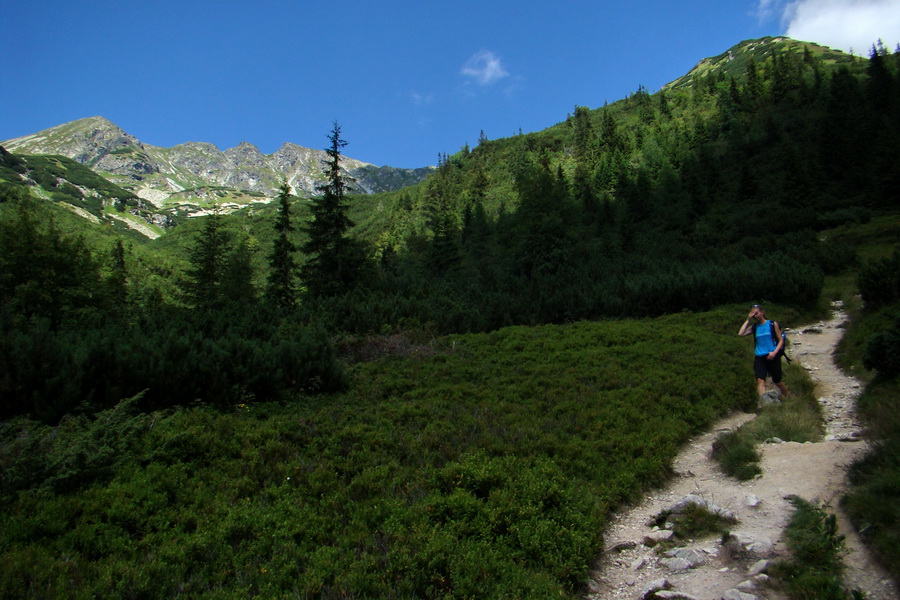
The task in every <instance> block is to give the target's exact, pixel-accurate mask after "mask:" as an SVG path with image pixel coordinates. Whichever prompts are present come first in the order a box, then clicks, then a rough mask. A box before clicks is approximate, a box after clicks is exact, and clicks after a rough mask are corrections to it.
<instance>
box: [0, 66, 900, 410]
mask: <svg viewBox="0 0 900 600" xmlns="http://www.w3.org/2000/svg"><path fill="white" fill-rule="evenodd" d="M898 57H900V54H898V53H895V54H893V55H892V54H889V53H887V52H886V51H884V49H883V48H873V52H872V56H871V57H870V59H869V60H868V61H863V60H858V61H856V62H851V63H849V64H844V65H841V66H839V67H837V68H831V67H827V68H826V66H824V65H823V64H822V63H821V62H820V61H819V60H818V59H816V58H814V57H813V56H811V55H810V54H809V52H808V51H806V52H803V53H796V52H782V53H778V52H776V53H773V54H771V55H770V56H768V57H766V58H764V59H763V60H751V61H748V63H747V66H746V69H745V73H743V75H742V76H741V77H739V78H734V77H730V76H728V77H726V76H725V75H724V73H723V72H722V71H719V72H718V73H716V74H714V75H710V76H707V77H705V78H698V79H695V80H694V81H693V83H692V85H690V86H688V87H682V88H678V89H670V90H663V91H660V92H657V93H656V94H649V93H648V92H647V91H646V90H645V89H644V88H639V89H638V91H637V92H635V93H634V94H633V95H631V96H629V97H628V98H627V99H625V100H623V101H620V102H617V103H615V104H614V105H610V106H604V107H602V108H600V109H597V110H593V111H592V110H588V109H587V108H584V107H576V108H575V110H574V112H573V114H571V115H569V116H568V117H567V118H566V120H565V121H564V122H562V123H560V124H559V125H557V126H554V127H551V128H550V129H548V130H545V131H543V132H539V133H534V134H527V135H525V134H521V133H520V134H519V135H516V136H513V137H511V138H507V139H503V140H495V141H490V140H488V139H487V138H486V137H485V136H484V135H483V134H482V135H481V136H480V138H479V141H478V145H477V146H476V147H475V148H469V147H468V146H466V147H464V148H463V149H462V150H461V151H460V152H458V153H456V154H454V155H452V156H448V155H444V156H442V157H441V159H440V164H439V167H438V169H437V171H436V172H435V173H434V175H433V176H431V177H430V178H429V179H428V180H427V181H426V182H424V183H423V184H420V185H418V186H416V187H414V188H408V189H406V190H402V191H400V192H396V193H390V194H382V195H378V196H376V197H364V196H353V195H352V193H351V192H352V185H353V182H352V180H350V179H349V178H348V177H347V176H346V174H345V173H344V172H343V171H342V170H341V168H340V159H341V154H340V153H341V150H342V149H343V148H344V146H345V145H346V141H345V140H343V139H342V137H341V136H342V132H341V129H340V126H339V125H338V124H337V123H335V125H334V127H333V129H332V130H331V132H330V135H329V147H328V148H327V149H326V152H327V160H326V162H325V164H324V179H323V183H322V184H321V185H320V186H319V188H318V192H319V193H318V195H317V196H315V197H314V198H312V199H310V200H309V201H308V202H305V203H298V202H297V199H296V198H294V197H293V196H292V194H291V190H290V188H289V187H288V186H287V185H285V186H283V187H282V188H281V190H280V193H279V195H278V197H277V198H276V202H275V203H274V204H275V212H274V216H273V217H272V218H270V219H267V220H266V221H265V222H259V221H253V220H252V219H246V218H242V217H236V216H235V215H228V216H223V215H219V214H212V215H210V216H208V217H205V218H204V220H203V222H202V226H201V227H200V229H199V231H197V233H196V235H195V236H194V238H193V239H192V240H191V241H190V244H189V248H188V251H187V253H186V261H185V262H186V265H185V266H184V267H182V266H180V265H179V264H178V261H173V262H171V263H169V262H166V261H165V260H163V261H160V262H159V263H154V261H153V260H152V258H150V257H152V256H161V255H153V254H152V252H151V254H144V253H143V252H144V250H141V253H140V255H138V254H139V253H137V252H136V249H133V248H131V247H130V246H129V247H127V248H126V247H125V246H124V245H123V243H122V241H121V240H118V241H114V242H111V243H109V242H107V249H106V250H104V251H103V252H102V253H101V252H98V251H97V250H96V248H92V247H90V246H89V244H88V243H87V242H86V241H85V240H84V239H83V238H81V237H78V236H73V235H69V234H67V233H65V232H63V231H61V230H60V229H59V228H58V227H57V226H56V225H54V222H53V220H52V219H50V218H49V217H47V215H39V214H38V213H39V212H40V209H39V208H38V207H37V206H36V205H35V202H33V201H28V200H27V199H24V198H22V197H20V196H21V195H22V193H21V192H16V191H15V189H14V188H11V187H8V186H5V187H4V186H0V189H2V190H3V191H2V192H0V193H2V194H3V197H2V198H0V200H2V202H0V208H2V219H0V283H2V285H0V300H2V310H0V326H2V328H3V331H2V333H3V335H2V340H3V341H2V344H3V347H2V348H0V361H2V362H3V364H2V365H0V366H2V367H3V368H2V373H4V374H5V375H2V376H0V392H2V394H0V395H2V398H3V400H2V403H3V405H2V407H0V414H2V415H3V416H7V415H10V414H17V413H21V412H28V413H31V414H34V415H37V416H40V417H41V418H44V419H45V420H48V421H53V420H54V419H58V418H60V417H61V416H62V415H63V414H66V413H68V412H72V411H85V412H90V411H93V410H99V409H102V408H106V407H109V406H111V405H112V404H114V403H115V402H117V401H118V400H119V399H121V398H123V397H131V396H134V395H137V394H142V396H141V398H142V400H141V402H142V403H143V405H144V406H145V407H147V408H155V407H161V406H171V405H179V404H180V405H183V404H189V403H191V402H195V401H202V402H210V403H214V404H221V405H228V404H233V403H240V402H243V401H245V400H251V399H253V398H256V397H267V398H268V397H273V396H274V397H278V396H279V395H283V394H285V395H288V394H293V393H296V392H302V391H306V392H320V391H329V390H334V389H338V388H340V387H341V386H342V385H344V382H345V376H344V374H343V372H342V370H341V368H340V361H339V360H338V357H337V356H336V354H335V351H334V348H333V346H332V343H331V340H332V339H333V338H334V336H336V335H338V334H340V333H356V334H365V333H371V332H376V333H384V332H391V331H397V330H403V329H419V330H425V331H428V332H431V333H447V332H465V331H487V330H492V329H496V328H499V327H503V326H507V325H513V324H539V323H560V322H566V321H573V320H579V319H596V318H616V317H639V316H651V315H658V314H663V313H667V312H676V311H682V310H705V309H708V308H711V307H713V306H716V305H718V304H722V303H729V302H745V301H747V300H749V299H753V300H769V301H778V302H782V303H787V304H796V305H809V304H811V303H813V302H815V300H816V299H817V298H818V297H819V294H820V291H821V288H822V285H823V278H824V275H825V274H829V273H837V272H840V271H842V270H843V269H845V268H847V267H848V266H851V265H852V264H853V263H854V261H855V255H854V252H853V249H852V247H850V246H848V245H844V244H840V243H834V242H830V241H822V240H821V239H820V236H819V234H818V232H819V231H821V230H823V229H826V228H828V227H832V226H834V225H837V224H840V223H842V222H846V221H855V222H859V221H864V220H866V219H867V218H869V216H870V215H872V214H875V213H878V212H881V211H890V210H895V209H896V205H897V200H898V197H897V194H898V185H897V183H898V181H900V165H898V163H897V161H895V160H893V159H892V156H891V155H890V153H888V152H885V151H884V150H883V149H884V148H888V147H890V140H893V139H896V137H897V133H898V132H900V68H898V67H900V58H898ZM376 202H377V203H378V206H379V208H380V210H377V211H376V210H373V209H372V206H373V205H374V204H375V203H376ZM366 204H368V205H369V206H365V205H366ZM354 215H356V217H358V216H360V215H362V218H364V219H365V220H366V232H365V233H357V228H355V222H354V218H356V217H354ZM242 219H243V220H242ZM234 223H238V224H239V225H238V226H237V227H236V228H235V227H231V224H234ZM262 239H266V240H268V241H270V242H271V243H270V244H267V247H266V248H263V247H262V245H261V244H260V240H262ZM148 252H150V250H148ZM151 263H153V264H151ZM173 282H176V283H174V284H173Z"/></svg>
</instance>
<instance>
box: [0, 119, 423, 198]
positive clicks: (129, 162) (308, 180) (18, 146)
mask: <svg viewBox="0 0 900 600" xmlns="http://www.w3.org/2000/svg"><path fill="white" fill-rule="evenodd" d="M0 145H2V146H3V147H5V148H7V149H8V150H10V151H12V152H17V153H20V154H61V155H63V156H67V157H69V158H72V159H74V160H77V161H78V162H80V163H82V164H84V165H87V166H89V167H91V168H92V169H94V170H95V171H97V172H99V173H100V174H102V175H105V176H107V177H108V178H110V179H111V180H113V181H114V182H115V183H117V184H119V185H122V186H123V187H128V188H130V189H131V190H132V191H134V192H135V193H136V194H137V195H139V196H141V197H142V198H147V199H150V200H151V201H152V202H153V203H154V205H156V206H157V207H162V206H164V205H165V204H166V203H167V202H169V201H170V199H171V202H172V203H175V202H178V203H184V200H185V199H184V198H183V197H177V198H176V197H174V195H175V194H179V193H180V192H182V191H184V190H189V189H193V188H198V187H206V186H215V187H224V188H232V189H234V190H237V191H239V192H247V193H251V194H255V195H257V196H261V197H263V198H272V197H274V196H275V195H276V194H277V193H278V188H279V186H280V185H281V183H282V182H284V181H287V183H288V185H290V186H291V188H292V189H293V191H294V193H295V194H298V195H312V194H315V193H316V185H317V184H318V183H319V182H320V181H321V179H322V163H323V161H324V159H325V158H326V154H325V152H324V151H320V150H311V149H309V148H303V147H302V146H298V145H296V144H290V143H285V144H284V145H282V146H281V148H279V149H278V151H277V152H275V153H274V154H268V155H267V154H263V153H262V152H260V150H259V148H257V147H256V146H254V145H253V144H250V143H248V142H241V143H240V144H238V145H237V146H235V147H234V148H229V149H227V150H225V151H224V152H223V151H221V150H219V149H218V148H217V147H216V146H214V145H213V144H209V143H202V142H187V143H184V144H179V145H177V146H173V147H172V148H162V147H158V146H151V145H150V144H144V143H142V142H141V141H140V140H138V139H137V138H136V137H134V136H132V135H130V134H128V133H126V132H125V131H123V130H122V129H121V128H119V127H117V126H116V125H115V124H113V123H111V122H109V121H108V120H106V119H104V118H103V117H91V118H88V119H80V120H78V121H73V122H71V123H66V124H64V125H59V126H57V127H51V128H50V129H46V130H44V131H41V132H39V133H35V134H32V135H28V136H24V137H21V138H16V139H12V140H7V141H5V142H2V144H0ZM341 166H342V167H343V169H344V170H345V171H346V173H347V175H348V177H350V178H352V179H354V180H355V186H354V187H355V189H354V191H355V192H356V193H374V192H381V191H389V190H394V189H399V188H401V187H405V186H408V185H413V184H415V183H418V182H419V181H421V180H422V179H424V178H425V177H426V176H427V175H428V174H429V173H430V172H431V171H432V170H433V168H432V167H425V168H421V169H395V168H393V167H376V166H375V165H371V164H368V163H364V162H361V161H358V160H354V159H352V158H346V157H343V158H342V161H341Z"/></svg>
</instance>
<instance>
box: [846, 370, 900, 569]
mask: <svg viewBox="0 0 900 600" xmlns="http://www.w3.org/2000/svg"><path fill="white" fill-rule="evenodd" d="M859 409H860V412H861V414H862V415H863V417H864V418H865V419H866V422H867V423H868V424H869V431H870V434H871V436H872V438H873V449H872V450H871V451H870V452H869V453H868V454H866V456H864V457H863V458H862V459H860V460H859V461H857V462H856V463H854V464H853V465H852V466H851V469H850V472H849V479H850V484H851V491H850V493H848V494H847V496H846V497H845V498H844V499H843V501H842V505H843V507H844V509H845V510H846V511H847V514H848V515H849V516H850V519H851V521H852V522H853V524H854V526H855V527H856V528H857V529H858V530H859V532H860V535H861V536H862V537H863V539H864V540H866V542H867V544H868V545H869V546H870V547H871V548H872V549H873V550H874V551H875V553H876V555H877V556H878V557H879V558H880V560H881V562H882V563H883V564H884V565H885V567H886V568H887V569H888V571H889V572H890V573H891V574H892V575H893V577H894V578H895V579H896V578H900V381H898V380H897V379H894V380H876V381H875V382H873V383H872V384H870V385H869V386H868V387H867V389H866V391H865V393H864V394H863V395H862V396H861V397H860V399H859Z"/></svg>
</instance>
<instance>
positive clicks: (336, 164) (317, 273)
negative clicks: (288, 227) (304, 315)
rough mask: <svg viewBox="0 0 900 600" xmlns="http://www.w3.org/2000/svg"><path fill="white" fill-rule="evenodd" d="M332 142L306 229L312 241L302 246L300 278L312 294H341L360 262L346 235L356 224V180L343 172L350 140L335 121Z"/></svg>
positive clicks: (348, 284)
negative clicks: (352, 214)
mask: <svg viewBox="0 0 900 600" xmlns="http://www.w3.org/2000/svg"><path fill="white" fill-rule="evenodd" d="M328 139H329V141H330V142H331V145H330V146H329V147H328V148H326V149H325V152H326V154H327V158H326V159H325V183H323V184H322V185H318V186H316V190H317V191H318V192H320V195H319V196H318V197H316V198H314V199H313V201H312V203H311V206H310V210H311V212H312V220H311V221H310V222H309V225H308V226H307V227H306V228H305V230H306V233H307V234H308V235H309V240H308V241H307V242H306V244H304V245H303V248H302V250H303V252H304V254H306V256H307V262H306V264H305V265H303V268H302V269H301V273H300V274H301V278H302V279H303V282H304V284H305V285H306V287H307V289H308V291H309V292H310V293H311V294H313V295H318V296H331V295H335V294H340V293H342V292H344V291H346V290H347V289H349V287H351V286H352V285H353V283H355V280H356V277H357V276H358V271H359V266H360V265H359V262H358V259H357V257H356V256H355V246H354V244H352V243H351V241H350V240H349V239H348V238H347V232H348V231H349V230H350V229H351V228H352V227H353V226H354V223H353V221H351V220H350V218H349V217H348V216H347V210H348V204H347V200H346V194H347V192H348V191H349V188H350V185H351V184H352V182H353V180H352V179H351V178H350V177H347V176H346V175H344V174H342V173H341V150H342V149H343V148H344V147H345V146H346V145H347V142H346V141H344V140H343V139H341V127H340V125H338V123H337V122H336V121H335V123H334V126H333V127H332V130H331V133H330V134H329V135H328Z"/></svg>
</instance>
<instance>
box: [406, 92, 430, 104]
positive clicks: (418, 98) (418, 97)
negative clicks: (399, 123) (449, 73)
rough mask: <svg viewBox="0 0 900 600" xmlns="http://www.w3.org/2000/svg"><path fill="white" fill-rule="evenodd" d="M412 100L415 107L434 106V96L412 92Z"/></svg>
mask: <svg viewBox="0 0 900 600" xmlns="http://www.w3.org/2000/svg"><path fill="white" fill-rule="evenodd" d="M410 97H411V98H412V103H413V104H414V105H416V106H427V105H429V104H434V95H433V94H420V93H419V92H412V94H410Z"/></svg>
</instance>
